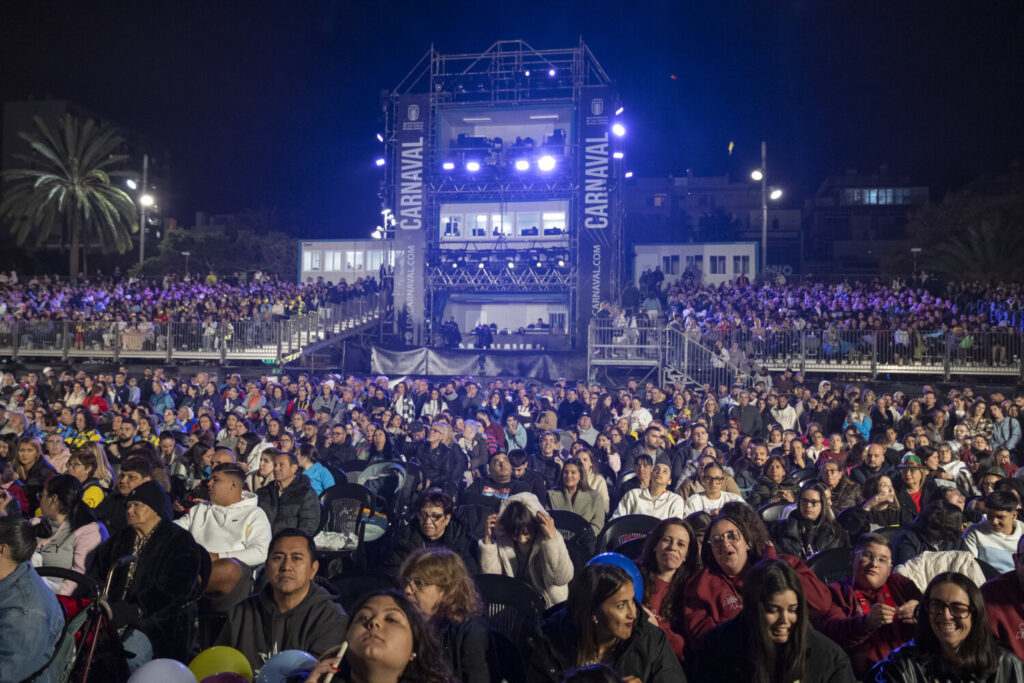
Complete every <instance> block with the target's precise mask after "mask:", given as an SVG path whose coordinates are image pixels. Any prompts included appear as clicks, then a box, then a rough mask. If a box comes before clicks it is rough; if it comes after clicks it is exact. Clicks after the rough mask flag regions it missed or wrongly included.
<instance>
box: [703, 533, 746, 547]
mask: <svg viewBox="0 0 1024 683" xmlns="http://www.w3.org/2000/svg"><path fill="white" fill-rule="evenodd" d="M742 540H743V534H741V533H740V532H738V531H726V532H725V533H724V534H718V535H717V536H711V537H709V538H708V542H709V543H711V545H713V546H715V547H716V548H718V547H720V546H722V545H724V544H725V542H726V541H728V542H729V543H739V542H741V541H742Z"/></svg>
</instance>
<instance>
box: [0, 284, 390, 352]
mask: <svg viewBox="0 0 1024 683" xmlns="http://www.w3.org/2000/svg"><path fill="white" fill-rule="evenodd" d="M384 304H385V295H384V294H383V293H381V292H373V293H371V294H367V295H364V296H360V297H355V298H352V299H349V300H347V301H344V302H341V303H339V304H332V305H329V306H323V307H321V308H318V309H314V310H311V311H308V312H306V313H303V314H300V315H296V316H293V317H290V318H283V319H279V320H272V321H262V320H243V321H236V322H213V321H210V322H167V323H151V322H142V323H138V324H131V323H128V322H126V321H95V322H85V321H76V320H65V321H42V322H30V321H0V355H6V356H10V357H11V358H12V359H18V358H34V357H39V358H61V359H63V360H71V359H74V358H89V359H109V360H113V361H120V360H121V359H126V358H139V359H153V360H161V361H164V362H168V363H169V362H171V361H174V360H214V361H220V362H225V361H229V360H263V361H269V362H274V363H277V364H280V363H285V362H288V361H290V360H293V359H294V358H297V357H298V356H300V355H302V353H303V352H304V351H306V350H308V348H309V347H310V346H312V345H314V344H318V343H320V342H325V341H327V340H334V341H337V339H336V338H337V337H339V336H341V337H346V336H350V335H354V334H358V333H360V332H365V331H367V330H369V329H370V328H372V327H373V326H374V325H376V324H377V323H378V321H379V320H380V317H381V307H382V306H383V305H384Z"/></svg>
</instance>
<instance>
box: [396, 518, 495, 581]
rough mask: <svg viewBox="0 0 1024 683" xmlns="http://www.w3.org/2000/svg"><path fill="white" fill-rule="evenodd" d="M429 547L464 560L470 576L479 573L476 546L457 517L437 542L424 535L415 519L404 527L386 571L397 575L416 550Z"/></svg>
mask: <svg viewBox="0 0 1024 683" xmlns="http://www.w3.org/2000/svg"><path fill="white" fill-rule="evenodd" d="M428 546H430V547H442V548H448V550H451V551H452V552H453V553H455V554H456V555H458V556H459V557H461V558H462V561H463V562H465V564H466V569H467V570H468V571H469V574H470V576H472V575H473V574H476V573H477V561H476V556H475V555H476V552H475V551H476V545H475V544H474V543H473V542H472V539H470V537H469V534H468V533H467V532H466V529H465V527H463V526H462V523H461V522H459V521H458V520H457V519H455V517H452V518H451V520H450V521H449V522H448V526H447V527H445V530H444V533H443V534H441V538H439V539H437V540H436V541H432V540H430V539H429V538H427V537H426V536H424V535H423V532H422V531H421V530H420V521H419V519H418V518H416V517H413V520H412V523H411V524H408V525H406V526H404V527H402V528H401V529H400V530H399V531H398V533H397V534H396V537H395V543H394V546H393V547H392V549H391V554H390V556H389V557H388V559H387V561H386V562H385V564H384V569H385V571H387V572H388V573H389V574H392V575H397V574H398V569H399V567H401V566H402V562H404V561H405V558H407V557H409V555H410V554H411V553H412V552H413V551H414V550H419V549H420V548H425V547H428Z"/></svg>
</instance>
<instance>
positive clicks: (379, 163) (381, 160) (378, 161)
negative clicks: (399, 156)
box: [373, 157, 384, 166]
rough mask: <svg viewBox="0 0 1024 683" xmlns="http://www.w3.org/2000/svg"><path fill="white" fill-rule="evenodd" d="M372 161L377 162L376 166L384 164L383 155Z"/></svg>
mask: <svg viewBox="0 0 1024 683" xmlns="http://www.w3.org/2000/svg"><path fill="white" fill-rule="evenodd" d="M373 163H375V164H377V166H383V165H384V157H377V160H376V161H375V162H373Z"/></svg>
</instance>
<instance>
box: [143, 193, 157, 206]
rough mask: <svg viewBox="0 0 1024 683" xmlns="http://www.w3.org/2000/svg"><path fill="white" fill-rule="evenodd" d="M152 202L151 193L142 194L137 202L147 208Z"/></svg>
mask: <svg viewBox="0 0 1024 683" xmlns="http://www.w3.org/2000/svg"><path fill="white" fill-rule="evenodd" d="M153 203H154V200H153V195H151V194H144V195H142V196H141V197H139V204H142V205H143V206H145V207H147V208H149V207H150V206H153Z"/></svg>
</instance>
